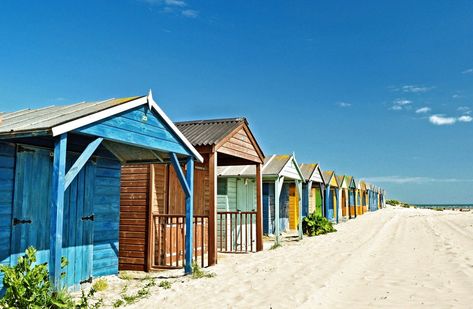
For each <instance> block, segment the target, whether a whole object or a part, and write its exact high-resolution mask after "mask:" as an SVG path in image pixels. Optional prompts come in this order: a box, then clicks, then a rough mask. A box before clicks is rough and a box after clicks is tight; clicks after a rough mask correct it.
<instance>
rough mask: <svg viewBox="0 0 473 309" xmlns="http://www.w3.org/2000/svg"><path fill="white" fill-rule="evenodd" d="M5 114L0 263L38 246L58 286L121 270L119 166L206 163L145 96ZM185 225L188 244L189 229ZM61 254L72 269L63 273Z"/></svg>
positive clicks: (188, 182) (0, 139)
mask: <svg viewBox="0 0 473 309" xmlns="http://www.w3.org/2000/svg"><path fill="white" fill-rule="evenodd" d="M2 116H3V117H2V118H3V122H2V123H1V124H0V171H1V172H0V235H1V237H0V262H1V263H4V264H10V265H14V264H15V263H16V262H17V259H18V257H19V256H21V255H22V254H24V251H25V249H26V248H27V247H29V246H34V247H35V248H36V249H37V250H38V255H37V258H38V261H37V262H38V263H48V268H49V271H50V276H51V281H52V283H53V284H54V285H55V286H56V287H61V286H66V287H73V288H77V287H78V286H79V284H80V283H82V282H85V281H90V280H91V279H92V278H93V277H100V276H104V275H113V274H117V273H118V252H119V250H120V249H119V225H120V221H119V218H120V216H119V212H120V179H121V172H120V167H121V164H124V163H127V162H134V163H137V162H152V161H157V158H159V159H160V160H163V161H170V160H171V161H174V162H181V163H182V164H186V165H187V166H190V167H192V166H193V162H194V160H197V161H200V160H202V158H201V156H200V155H199V154H198V153H197V151H196V150H195V149H194V148H193V147H192V145H191V144H190V143H189V142H188V141H187V140H186V139H185V138H184V137H183V135H182V134H181V133H180V132H179V130H178V129H177V128H176V127H175V125H174V124H173V123H172V122H171V121H170V120H169V118H168V117H167V116H166V115H165V114H164V112H163V111H162V110H161V109H160V108H159V106H158V105H157V104H156V102H155V101H154V100H153V98H152V96H151V92H150V94H149V95H148V96H140V97H131V98H123V99H109V100H105V101H100V102H89V103H87V102H81V103H78V104H73V105H68V106H49V107H45V108H39V109H34V110H30V109H26V110H20V111H17V112H12V113H5V114H3V115H2ZM191 171H192V169H190V170H189V172H187V173H186V174H184V172H182V171H181V170H179V171H178V173H179V175H180V180H181V184H182V185H183V186H184V187H186V188H187V190H186V197H187V198H186V214H187V215H189V214H192V189H191V188H192V187H193V175H192V172H191ZM186 218H188V217H186ZM188 227H189V228H188V230H187V231H186V246H188V247H189V246H190V244H191V242H192V233H191V231H192V224H189V225H188ZM62 257H66V258H67V260H68V262H69V264H68V265H67V267H66V268H65V269H61V258H62ZM186 258H187V261H188V262H190V256H187V257H186ZM62 272H65V277H64V279H61V273H62ZM0 282H1V281H0Z"/></svg>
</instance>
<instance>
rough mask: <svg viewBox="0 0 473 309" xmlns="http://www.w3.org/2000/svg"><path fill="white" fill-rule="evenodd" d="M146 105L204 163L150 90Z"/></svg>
mask: <svg viewBox="0 0 473 309" xmlns="http://www.w3.org/2000/svg"><path fill="white" fill-rule="evenodd" d="M147 99H148V104H150V105H151V106H153V107H154V109H155V110H156V112H157V113H158V114H159V115H160V116H161V117H162V118H163V120H164V122H166V124H167V125H168V126H169V127H171V129H172V130H173V131H174V133H176V134H177V136H178V137H179V138H180V139H181V141H182V142H184V144H185V145H186V146H187V148H189V150H190V151H191V152H192V154H193V155H194V157H195V158H196V159H197V161H199V162H200V163H203V162H204V158H202V156H201V155H200V153H199V152H198V151H197V150H196V149H195V148H194V146H192V144H191V143H190V142H189V140H188V139H187V138H186V137H185V136H184V134H182V132H181V131H179V129H178V128H177V127H176V125H175V124H174V123H173V122H172V121H171V119H169V117H168V116H167V115H166V114H165V113H164V112H163V110H162V109H161V108H160V107H159V106H158V104H157V103H156V101H154V99H153V94H152V93H151V90H150V92H149V94H148V97H147ZM215 205H216V204H215Z"/></svg>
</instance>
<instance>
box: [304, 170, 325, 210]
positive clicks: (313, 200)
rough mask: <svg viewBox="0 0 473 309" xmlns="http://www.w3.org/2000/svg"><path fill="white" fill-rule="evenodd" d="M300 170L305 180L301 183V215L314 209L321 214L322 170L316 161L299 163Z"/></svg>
mask: <svg viewBox="0 0 473 309" xmlns="http://www.w3.org/2000/svg"><path fill="white" fill-rule="evenodd" d="M299 167H300V170H301V172H302V174H303V175H304V180H305V182H304V183H303V184H302V217H307V216H308V215H309V214H311V213H313V212H314V211H315V213H316V214H318V215H320V216H322V215H323V194H324V181H323V175H322V170H321V169H320V166H319V165H318V164H317V163H312V164H301V165H300V166H299Z"/></svg>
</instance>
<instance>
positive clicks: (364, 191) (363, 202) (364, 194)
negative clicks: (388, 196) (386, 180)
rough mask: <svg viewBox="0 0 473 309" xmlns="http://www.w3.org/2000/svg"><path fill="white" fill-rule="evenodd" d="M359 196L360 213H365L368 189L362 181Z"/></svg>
mask: <svg viewBox="0 0 473 309" xmlns="http://www.w3.org/2000/svg"><path fill="white" fill-rule="evenodd" d="M360 194H361V209H362V213H366V212H367V211H368V203H369V197H368V189H367V186H366V182H365V181H364V180H361V181H360Z"/></svg>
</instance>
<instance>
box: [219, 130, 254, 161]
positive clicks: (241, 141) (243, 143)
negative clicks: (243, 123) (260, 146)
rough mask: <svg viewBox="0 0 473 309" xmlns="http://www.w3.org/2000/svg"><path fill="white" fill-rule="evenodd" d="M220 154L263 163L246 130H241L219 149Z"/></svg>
mask: <svg viewBox="0 0 473 309" xmlns="http://www.w3.org/2000/svg"><path fill="white" fill-rule="evenodd" d="M218 152H221V153H225V154H228V155H231V156H235V157H237V158H243V159H247V160H250V161H253V162H261V159H260V158H259V156H258V153H257V151H256V149H255V146H254V145H253V143H252V142H251V140H250V138H249V136H248V134H247V133H246V131H245V129H244V128H241V129H240V130H239V131H238V132H237V133H235V134H234V135H233V136H232V137H231V138H230V139H228V141H226V142H225V143H224V144H223V145H222V146H221V147H219V149H218Z"/></svg>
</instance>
